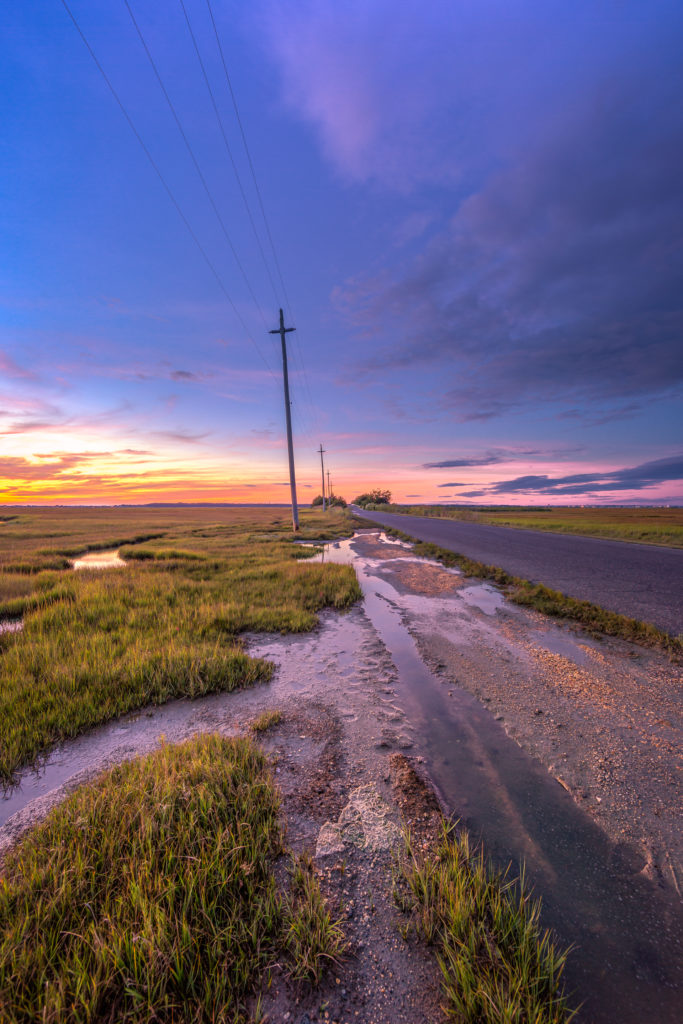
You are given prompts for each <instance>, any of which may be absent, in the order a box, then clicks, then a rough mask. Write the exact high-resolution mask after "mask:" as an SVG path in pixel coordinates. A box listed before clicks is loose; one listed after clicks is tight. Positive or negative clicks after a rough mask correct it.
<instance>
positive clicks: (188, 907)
mask: <svg viewBox="0 0 683 1024" xmlns="http://www.w3.org/2000/svg"><path fill="white" fill-rule="evenodd" d="M283 853H284V849H283V826H282V823H281V821H280V818H279V800H278V796H277V793H276V790H275V788H274V786H273V783H272V779H271V775H270V772H269V769H268V766H267V763H266V761H265V758H264V756H263V754H262V753H261V752H260V751H258V749H257V748H255V747H254V746H253V745H252V744H251V743H250V742H249V741H246V740H230V739H224V738H221V737H219V736H215V735H213V736H207V735H204V736H201V737H198V738H195V739H193V740H190V741H189V742H187V743H185V744H182V745H179V746H165V747H163V748H162V749H161V750H159V751H157V752H155V753H154V754H152V755H150V756H148V757H146V758H143V759H138V760H135V761H131V762H129V763H126V764H123V765H121V766H119V767H117V768H115V769H114V770H113V771H110V772H108V773H106V774H104V775H103V776H101V777H100V778H99V779H98V780H97V781H96V782H95V783H94V784H92V785H89V786H84V787H82V788H81V789H79V790H77V791H76V792H75V793H74V794H72V796H71V797H70V798H69V799H68V800H67V801H66V802H65V803H64V804H62V805H61V806H59V807H58V808H56V809H55V810H53V811H52V813H51V814H50V816H49V817H48V818H47V819H46V821H45V822H44V823H43V824H41V825H39V826H38V827H36V828H35V829H34V830H33V831H32V832H30V833H29V834H28V836H27V837H26V838H25V839H24V840H23V842H21V844H20V845H19V846H18V847H17V848H15V850H14V851H13V852H12V853H11V854H10V855H9V857H8V859H7V862H6V864H5V867H4V878H2V879H0V1006H2V1008H3V1010H2V1020H3V1022H7V1024H28V1022H34V1021H41V1022H42V1021H45V1022H52V1024H59V1022H66V1021H69V1022H70V1024H98V1022H102V1024H104V1022H111V1021H116V1022H117V1024H143V1022H144V1024H148V1022H149V1021H153V1020H154V1021H160V1022H161V1021H164V1022H169V1024H170V1022H174V1021H175V1022H194V1024H200V1022H207V1024H208V1022H212V1024H213V1022H218V1021H226V1022H227V1021H231V1022H235V1024H238V1022H243V1021H244V1022H246V1021H247V1020H248V1019H249V1017H248V1014H247V1003H248V1000H249V998H250V997H253V996H254V994H255V993H256V991H257V990H258V988H259V987H260V986H261V985H262V984H266V983H267V975H268V971H269V968H271V967H272V966H273V965H274V964H276V963H280V964H282V965H286V967H287V970H288V973H290V974H291V975H292V976H293V977H295V978H299V979H302V978H306V979H311V980H314V981H315V980H318V979H319V978H320V977H321V974H322V970H323V968H324V966H325V965H326V964H328V963H330V962H331V961H333V960H335V959H337V958H338V957H339V955H340V953H341V950H342V946H343V939H342V935H341V931H340V928H339V925H338V923H337V922H335V921H333V920H332V918H331V916H330V914H329V911H328V910H327V908H326V906H325V904H324V900H323V898H322V895H321V893H320V889H319V887H318V884H317V881H316V879H315V877H314V875H313V873H312V871H311V870H310V869H309V868H305V867H304V868H302V867H300V866H299V865H297V866H296V867H295V874H294V877H293V879H292V884H291V885H289V886H286V885H285V886H284V887H283V886H279V885H278V883H277V881H276V872H275V870H274V869H275V864H276V859H277V858H278V857H279V856H281V855H282V854H283ZM277 875H278V877H283V875H286V873H283V872H278V873H277Z"/></svg>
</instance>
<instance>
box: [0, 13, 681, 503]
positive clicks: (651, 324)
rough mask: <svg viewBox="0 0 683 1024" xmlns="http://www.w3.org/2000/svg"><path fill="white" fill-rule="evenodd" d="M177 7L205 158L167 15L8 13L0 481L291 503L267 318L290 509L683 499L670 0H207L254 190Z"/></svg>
mask: <svg viewBox="0 0 683 1024" xmlns="http://www.w3.org/2000/svg"><path fill="white" fill-rule="evenodd" d="M186 6H187V10H188V14H189V17H190V19H191V23H192V27H193V30H194V32H195V35H196V39H197V43H198V46H199V49H200V52H201V53H202V56H203V60H204V64H205V68H206V71H207V75H208V81H209V83H210V85H211V88H212V92H213V95H214V97H215V99H216V102H217V107H218V111H219V114H220V117H221V123H222V124H223V127H224V129H225V131H226V134H227V138H228V141H229V143H230V147H231V153H232V157H230V158H229V156H228V154H227V152H226V149H225V146H224V142H223V139H222V137H221V131H220V130H219V125H218V122H217V120H216V116H215V112H214V110H213V108H212V103H211V98H210V96H209V93H208V91H207V87H206V83H205V81H204V80H203V77H202V70H201V67H200V65H199V64H198V62H197V57H196V53H195V52H194V50H193V47H192V43H191V39H190V37H189V35H188V30H187V25H186V23H185V21H184V19H183V15H182V10H181V8H180V6H179V5H170V6H169V7H166V6H164V7H163V8H160V7H159V5H157V4H155V3H152V0H135V3H133V2H131V9H132V10H133V12H134V15H135V18H136V21H137V28H136V25H135V24H133V23H132V21H131V19H130V17H129V15H128V13H127V10H126V7H125V5H123V4H121V5H111V4H109V3H104V2H102V0H95V2H94V3H88V4H86V3H85V2H83V0H74V2H73V4H69V8H70V9H71V11H72V13H73V16H74V19H75V21H76V23H77V26H78V29H80V32H81V33H82V35H80V34H79V31H78V29H77V27H76V24H74V22H73V21H72V20H71V19H70V18H69V15H68V13H67V11H66V10H65V9H64V7H63V6H62V4H60V3H55V2H54V0H38V2H36V3H32V4H17V5H11V9H10V10H8V11H6V12H5V14H4V22H5V29H6V31H5V43H4V54H3V56H4V58H5V59H4V60H3V62H2V68H1V70H0V76H1V77H2V92H3V96H4V97H5V110H4V118H3V123H4V125H5V128H4V131H3V134H4V141H5V145H6V151H7V154H8V158H7V159H5V160H4V161H3V163H4V169H3V171H2V179H3V180H2V185H3V195H4V196H5V199H4V200H3V205H4V212H3V233H2V239H3V241H2V243H1V244H2V247H3V254H2V255H3V260H2V262H3V266H4V268H5V273H4V276H3V285H2V291H1V293H0V434H2V442H3V443H2V451H1V452H0V502H2V503H5V504H13V503H19V504H22V503H38V504H43V503H58V504H120V503H146V502H194V501H197V502H237V503H256V502H273V503H280V502H286V501H287V500H288V499H289V481H288V477H287V453H286V445H285V439H284V409H283V397H282V385H281V364H280V352H279V339H278V338H277V337H276V336H272V335H270V334H269V333H268V332H269V331H270V330H271V329H272V328H274V327H275V326H276V323H277V316H278V308H279V306H283V307H284V308H285V310H286V314H285V315H286V320H287V322H288V324H291V325H293V326H295V327H296V333H294V334H290V335H288V340H289V343H290V372H291V381H290V382H291V388H292V402H293V405H292V411H293V418H294V435H295V456H296V464H297V474H298V488H299V501H300V503H301V504H307V503H308V502H310V500H311V498H312V497H313V496H315V495H316V494H318V493H319V491H320V464H319V461H318V457H317V455H316V449H317V447H318V445H319V444H320V443H321V442H322V443H323V445H324V447H325V448H326V449H327V456H326V458H327V465H328V468H329V470H330V473H331V479H332V485H333V488H334V490H335V491H336V492H337V493H339V494H341V495H343V496H344V497H346V498H347V499H352V498H353V497H354V496H355V495H356V494H358V493H359V492H361V491H363V490H367V489H368V488H369V487H374V486H381V487H387V488H389V489H391V491H392V492H393V496H394V499H395V500H396V501H400V502H407V503H435V502H459V503H464V504H467V503H472V504H481V503H486V504H534V503H539V504H549V503H550V504H583V503H585V504H592V503H595V504H602V503H604V504H613V503H638V504H677V503H681V502H682V501H683V454H682V449H681V436H682V430H681V428H682V426H683V424H682V422H681V419H682V418H681V401H680V399H681V390H680V384H681V379H683V337H682V335H683V307H682V305H681V297H682V295H683V293H682V292H681V288H680V280H681V277H682V276H683V253H682V248H681V243H680V233H679V231H678V228H677V225H679V224H680V221H681V215H682V214H683V179H682V178H681V175H680V172H679V167H680V157H681V155H682V154H683V127H682V126H683V110H682V109H681V107H682V104H683V83H682V82H681V72H680V59H679V58H680V40H681V29H682V28H683V13H682V11H681V8H680V7H678V6H676V5H672V4H669V3H667V2H664V0H656V2H653V3H651V4H648V5H643V4H638V3H635V2H633V3H630V2H627V3H625V4H620V5H618V6H615V5H613V4H611V3H607V2H598V3H590V4H588V3H583V4H573V5H566V4H560V3H555V2H549V3H548V2H545V3H540V2H536V0H527V2H524V3H522V4H516V5H508V4H503V3H500V2H497V0H483V2H482V3H477V4H476V5H470V4H465V3H459V2H458V3H453V4H434V5H424V4H421V3H417V2H416V0H415V2H413V0H408V2H406V3H404V4H402V5H401V6H400V9H397V7H396V5H395V4H393V3H392V4H389V3H388V0H371V2H368V3H366V4H351V5H348V4H341V5H340V4H336V3H332V2H331V0H322V2H319V0H316V2H315V3H313V2H309V0H297V2H294V0H256V2H255V3H253V4H238V5H236V6H235V5H227V4H224V3H217V4H216V5H215V12H216V18H217V22H218V29H219V33H220V40H221V42H222V45H223V48H224V56H225V58H226V65H227V67H229V70H230V81H231V83H232V86H233V88H234V93H235V96H236V98H237V102H238V104H239V111H240V116H241V119H242V125H243V127H244V130H245V134H246V137H247V139H248V143H249V147H250V155H251V159H252V163H253V166H254V168H255V171H256V179H257V181H258V185H259V188H260V195H259V194H258V193H257V192H256V190H255V185H254V182H253V180H252V178H251V172H250V164H249V159H248V157H247V154H246V152H245V150H244V148H243V144H242V137H241V132H240V128H239V125H238V122H237V120H236V117H235V112H234V110H233V108H232V103H231V98H230V94H229V91H228V88H227V84H226V80H225V77H224V72H223V68H222V64H221V60H220V54H219V51H218V49H217V45H216V39H215V37H214V34H213V31H212V27H211V23H210V20H209V17H208V14H207V8H206V5H205V4H203V3H198V2H190V3H188V4H187V5H186ZM138 29H139V32H138ZM139 33H142V36H143V38H144V40H145V44H146V46H147V47H148V50H149V53H150V54H151V55H152V57H153V58H154V60H155V62H156V73H155V70H154V69H153V68H152V66H151V65H150V62H149V60H148V56H147V54H146V52H145V49H144V47H143V45H142V43H141V38H140V34H139ZM83 37H85V40H87V45H88V46H90V47H91V48H92V53H93V54H94V55H95V57H96V58H97V60H98V61H99V63H100V65H101V67H102V69H103V71H104V73H105V74H106V76H107V78H108V80H109V83H110V84H111V86H112V88H113V89H114V91H115V92H116V96H117V97H118V100H119V101H120V104H121V105H122V106H123V107H124V108H125V111H126V113H127V115H128V117H129V118H130V121H131V122H132V124H133V125H134V126H135V131H137V132H138V134H139V136H140V139H142V141H143V142H144V146H145V147H146V149H147V151H148V155H146V154H145V151H144V150H143V148H142V147H141V145H140V142H139V139H138V138H136V136H135V134H134V133H133V131H131V124H130V123H128V122H127V120H126V117H125V116H124V114H123V113H122V109H121V106H119V104H118V103H117V101H116V99H115V97H114V96H113V95H112V92H111V90H110V88H109V85H108V84H107V81H105V79H104V78H103V75H102V74H101V73H100V71H99V70H98V67H97V66H96V64H95V62H94V61H93V59H92V55H91V53H89V52H88V49H87V46H86V45H85V43H84V38H83ZM157 74H158V75H159V76H160V77H161V80H162V81H163V83H164V87H165V88H166V90H167V92H168V97H169V98H170V100H171V102H172V103H173V105H174V110H175V115H176V116H177V118H178V120H179V122H180V123H181V125H182V127H183V131H184V132H185V135H186V140H187V144H186V143H185V142H184V140H183V136H182V135H181V133H180V132H179V131H178V125H177V123H176V120H175V119H174V116H173V113H172V111H171V109H170V107H169V105H168V103H167V101H166V99H165V97H164V93H163V91H162V89H161V87H160V85H159V80H158V78H157ZM190 149H191V152H190ZM230 159H234V161H235V165H236V167H237V169H238V171H239V175H240V182H239V183H238V182H237V181H236V179H235V176H234V174H233V170H232V168H231V165H230ZM150 160H151V161H153V162H154V166H152V165H151V163H150ZM193 161H194V162H193ZM197 166H199V167H200V168H201V175H203V177H204V184H202V177H201V176H200V175H199V174H198V172H197ZM155 168H156V171H155ZM157 172H159V173H160V174H161V176H162V178H163V184H162V181H161V180H160V178H159V176H158V173H157ZM241 190H242V191H244V193H245V195H246V197H247V201H248V204H249V210H248V211H247V209H246V207H245V205H244V202H243V199H242V193H241ZM169 193H171V194H172V196H173V197H174V201H176V202H177V204H178V207H179V208H180V210H182V216H179V213H178V209H177V208H174V202H173V201H171V199H170V198H169ZM261 200H262V201H263V208H264V209H265V211H266V216H267V218H268V223H267V225H266V223H265V222H264V220H263V218H262V216H261V207H260V201H261ZM212 202H213V203H214V204H215V205H214V206H212ZM250 217H251V220H253V223H254V228H253V229H252V224H251V221H250ZM184 220H185V223H184ZM188 227H189V229H190V230H188ZM268 232H270V234H271V236H272V238H273V240H274V243H275V252H276V255H277V259H278V263H277V264H276V262H275V258H274V256H273V252H272V250H271V248H270V243H269V236H268ZM228 234H229V238H230V244H231V245H232V248H233V251H231V249H230V246H229V245H228V244H227V241H226V238H227V235H228ZM257 236H258V241H257ZM234 254H237V256H238V257H239V264H238V263H237V262H236V260H235V255H234ZM212 268H213V270H212ZM214 271H215V273H214ZM280 271H281V276H280ZM218 279H220V282H221V284H220V285H219V281H218ZM283 282H284V285H285V286H286V291H285V289H284V288H283ZM228 296H229V298H228ZM289 299H291V308H290V305H289V301H288V300H289Z"/></svg>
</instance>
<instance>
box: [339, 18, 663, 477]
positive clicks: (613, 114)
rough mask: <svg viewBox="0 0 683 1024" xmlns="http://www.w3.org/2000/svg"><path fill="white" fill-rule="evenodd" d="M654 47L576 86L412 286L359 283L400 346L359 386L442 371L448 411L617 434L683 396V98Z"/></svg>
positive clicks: (370, 321)
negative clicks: (616, 424)
mask: <svg viewBox="0 0 683 1024" xmlns="http://www.w3.org/2000/svg"><path fill="white" fill-rule="evenodd" d="M653 39H654V36H653V37H652V38H650V39H649V40H644V43H643V47H642V48H641V51H640V52H639V53H636V51H635V50H634V51H633V52H632V53H630V54H629V59H628V60H626V59H625V58H624V57H623V55H622V56H621V60H620V62H618V61H617V62H615V64H614V66H612V67H611V68H610V71H609V73H607V72H606V71H605V70H604V69H603V72H602V75H603V77H602V79H600V78H597V79H596V81H595V82H594V83H592V87H591V88H590V89H588V88H586V87H585V85H584V87H583V89H582V88H581V87H579V86H578V83H577V91H576V94H575V95H573V96H571V98H570V101H569V102H567V103H566V104H564V105H562V106H560V107H558V109H557V110H556V111H555V114H554V117H553V119H552V120H551V121H549V122H548V123H547V124H545V126H544V128H545V130H543V131H539V132H538V134H537V137H536V140H535V141H534V142H533V144H531V145H527V146H526V147H525V148H524V150H521V151H519V152H518V153H513V154H508V158H507V162H506V163H505V164H504V166H502V168H501V169H500V170H498V171H497V172H496V173H495V174H493V175H491V176H490V177H489V178H488V180H487V181H486V182H485V183H484V184H483V186H481V187H480V188H479V189H478V191H476V192H473V193H472V194H471V195H470V196H469V198H468V199H466V200H465V202H463V203H462V205H461V206H460V207H459V209H458V210H457V212H456V214H455V216H454V217H453V218H452V219H451V220H450V222H449V224H448V226H447V227H446V228H445V229H444V230H443V231H442V232H441V233H440V234H439V235H437V236H436V237H435V238H434V239H433V240H432V241H431V242H430V243H429V244H428V245H426V246H425V247H424V248H423V250H422V252H421V253H420V254H419V255H418V256H417V257H416V258H415V259H414V261H413V263H412V265H410V266H409V268H408V269H407V270H402V271H401V272H400V273H399V275H398V277H397V276H396V275H395V274H393V273H390V272H388V271H387V272H385V273H384V274H382V275H380V276H378V277H375V278H372V279H365V280H363V281H355V282H351V284H350V285H349V287H348V289H347V291H346V293H345V294H344V295H343V296H342V302H343V303H344V304H345V306H346V309H347V310H348V311H349V312H350V314H351V316H352V317H353V318H354V319H355V322H356V324H357V326H358V327H359V328H360V329H361V330H362V331H363V332H364V333H365V334H366V335H367V336H369V335H372V334H375V335H377V334H379V333H380V332H381V331H382V330H383V329H384V325H390V326H391V329H392V332H393V333H394V334H395V333H397V332H398V337H399V338H401V339H402V341H401V343H399V344H398V345H395V344H393V343H392V345H391V346H390V347H387V349H386V350H383V351H381V352H379V353H377V354H376V355H375V356H373V358H371V359H369V360H365V362H364V363H362V364H361V365H360V366H359V367H357V373H359V374H360V373H368V372H372V373H374V372H376V371H377V370H379V369H380V368H381V370H382V372H383V373H386V370H387V368H388V367H390V368H394V369H395V370H401V369H403V368H410V369H411V372H412V373H414V372H415V367H416V366H417V365H419V364H423V365H424V366H425V367H427V366H429V365H430V364H439V365H440V366H441V367H443V373H442V376H443V378H445V379H444V381H443V385H442V389H441V397H440V404H441V406H442V408H443V409H444V410H447V411H449V412H451V413H452V414H453V415H454V416H455V417H457V418H459V419H474V420H476V419H481V420H485V419H489V418H492V417H495V416H498V415H501V414H504V413H506V412H507V411H509V410H510V409H513V408H515V407H528V406H529V403H532V402H533V403H540V402H543V403H547V402H550V403H553V404H554V405H555V406H557V403H558V402H559V403H563V404H564V405H567V404H572V405H573V406H574V408H578V409H579V414H580V415H581V416H582V417H584V416H585V414H586V406H590V407H591V416H592V417H594V416H595V415H598V416H599V415H603V421H604V422H607V421H608V420H609V419H611V418H614V416H615V415H616V416H618V415H622V416H624V415H626V416H628V415H632V414H633V412H634V411H637V407H636V405H635V404H633V403H635V402H637V400H638V399H640V398H641V397H645V396H652V395H664V394H671V395H673V394H675V393H676V389H677V388H680V386H681V384H682V383H683V289H681V286H680V282H681V280H682V279H683V231H682V230H681V224H682V223H683V175H681V174H680V173H679V168H680V166H681V162H682V161H683V89H681V88H680V81H679V84H678V85H677V84H676V82H677V74H676V72H675V71H674V68H675V66H676V65H675V64H674V60H675V59H677V58H676V57H675V51H674V48H673V47H672V46H671V45H670V44H668V43H667V42H666V40H664V39H663V38H661V37H660V38H659V40H658V42H657V45H655V43H654V42H653ZM646 44H647V45H646ZM539 127H541V124H540V122H539ZM449 379H450V382H451V383H450V385H449ZM614 406H616V407H617V408H616V410H614V409H613V407H614ZM603 409H604V412H603ZM556 411H557V412H560V411H562V406H560V408H559V409H557V408H556ZM456 464H457V463H456Z"/></svg>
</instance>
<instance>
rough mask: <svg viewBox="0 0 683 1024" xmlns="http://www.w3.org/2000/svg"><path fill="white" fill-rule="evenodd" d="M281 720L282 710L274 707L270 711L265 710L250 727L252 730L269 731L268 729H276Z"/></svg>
mask: <svg viewBox="0 0 683 1024" xmlns="http://www.w3.org/2000/svg"><path fill="white" fill-rule="evenodd" d="M281 721H282V712H281V711H280V709H279V708H273V709H272V710H270V711H263V712H262V713H261V714H260V715H259V716H258V717H257V718H255V719H254V721H253V722H252V723H251V726H250V728H251V731H252V732H267V731H268V729H274V728H275V726H276V725H279V724H280V722H281Z"/></svg>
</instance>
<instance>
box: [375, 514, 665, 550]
mask: <svg viewBox="0 0 683 1024" xmlns="http://www.w3.org/2000/svg"><path fill="white" fill-rule="evenodd" d="M375 507H377V506H375ZM383 511H385V512H397V513H399V514H403V515H411V516H428V517H430V518H433V519H434V518H436V519H460V520H462V521H464V522H471V523H487V524H489V525H492V526H512V527H516V528H517V529H522V530H545V531H549V532H551V533H573V534H578V535H580V536H583V537H599V538H602V539H605V540H623V541H631V542H634V543H638V544H659V545H663V546H664V547H677V548H680V547H683V508H614V507H610V508H582V507H578V506H570V507H565V508H538V507H533V508H517V507H513V508H486V507H480V508H476V507H475V508H452V507H449V506H445V505H386V506H383Z"/></svg>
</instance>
